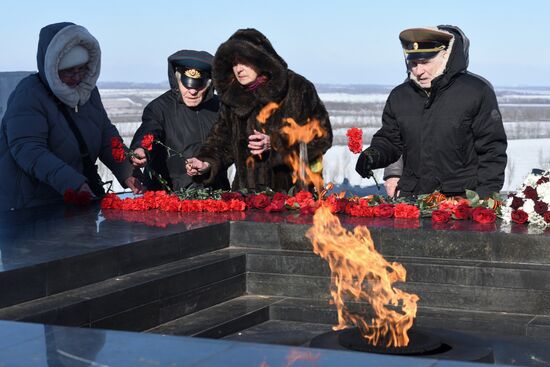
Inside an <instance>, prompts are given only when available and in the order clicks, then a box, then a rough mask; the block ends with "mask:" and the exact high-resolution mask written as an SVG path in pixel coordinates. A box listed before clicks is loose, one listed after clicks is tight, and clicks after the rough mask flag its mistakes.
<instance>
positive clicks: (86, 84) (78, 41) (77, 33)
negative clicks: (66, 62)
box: [44, 24, 101, 108]
mask: <svg viewBox="0 0 550 367" xmlns="http://www.w3.org/2000/svg"><path fill="white" fill-rule="evenodd" d="M75 45H80V46H82V47H84V48H86V49H87V50H88V53H89V54H90V61H89V62H88V68H89V71H88V73H87V74H86V76H85V77H84V80H82V82H81V83H80V84H79V85H78V86H76V87H75V88H71V87H69V86H68V85H66V84H65V83H63V82H62V81H61V79H59V74H58V66H59V61H60V60H61V58H62V57H63V55H65V54H66V53H67V52H68V51H69V50H70V49H71V48H72V47H73V46H75ZM100 66H101V50H100V48H99V43H98V41H97V40H96V39H95V38H94V37H93V36H92V35H91V34H90V33H89V32H88V31H87V30H86V28H84V27H82V26H79V25H74V24H73V25H69V26H67V27H64V28H62V29H61V30H60V31H59V32H57V33H56V34H55V36H53V38H52V39H51V41H50V43H49V44H48V48H47V49H46V54H45V56H44V74H45V75H44V76H45V79H46V81H47V83H48V85H49V87H50V89H51V90H52V92H53V93H54V94H55V95H56V96H57V98H59V99H60V100H61V101H62V102H63V103H65V104H66V105H68V106H69V107H71V108H75V107H76V106H77V105H83V104H85V103H86V102H87V101H88V99H89V98H90V94H91V92H92V90H93V89H94V88H95V86H96V82H97V79H98V78H99V71H100Z"/></svg>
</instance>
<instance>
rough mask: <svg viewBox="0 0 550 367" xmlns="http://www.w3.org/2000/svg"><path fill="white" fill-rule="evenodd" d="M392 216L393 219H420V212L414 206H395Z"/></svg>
mask: <svg viewBox="0 0 550 367" xmlns="http://www.w3.org/2000/svg"><path fill="white" fill-rule="evenodd" d="M393 215H394V216H395V218H418V217H420V210H419V209H418V208H417V207H416V206H414V205H410V204H396V205H395V207H394V212H393Z"/></svg>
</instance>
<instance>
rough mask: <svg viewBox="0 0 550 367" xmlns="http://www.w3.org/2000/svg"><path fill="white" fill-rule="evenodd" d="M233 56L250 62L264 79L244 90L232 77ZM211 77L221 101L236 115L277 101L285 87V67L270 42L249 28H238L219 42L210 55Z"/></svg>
mask: <svg viewBox="0 0 550 367" xmlns="http://www.w3.org/2000/svg"><path fill="white" fill-rule="evenodd" d="M236 59H239V60H242V61H244V62H245V63H248V64H250V65H251V66H252V67H254V69H255V70H256V71H257V72H258V75H264V76H267V77H268V79H269V80H268V82H266V83H265V84H264V85H262V86H260V87H259V88H257V89H256V90H254V91H247V90H246V89H245V88H243V87H242V86H241V85H240V84H239V82H238V81H237V80H236V78H235V75H234V74H233V64H234V62H235V60H236ZM212 76H213V79H214V86H215V88H216V90H217V91H218V93H219V94H220V98H221V101H222V103H225V104H227V105H229V106H231V107H233V108H234V111H235V113H236V114H237V115H241V116H243V115H246V114H247V113H249V112H250V111H251V110H252V108H253V107H254V106H256V105H257V104H265V103H267V102H278V101H280V100H281V99H282V98H283V96H284V95H285V94H286V90H287V88H288V85H287V84H288V81H287V79H288V67H287V64H286V62H285V61H284V60H283V58H282V57H281V56H279V55H278V54H277V52H276V51H275V49H274V48H273V46H272V45H271V42H269V40H268V39H267V38H266V37H265V36H264V35H263V34H262V33H261V32H259V31H257V30H256V29H253V28H247V29H239V30H238V31H237V32H235V33H234V34H233V35H232V36H231V37H229V39H228V40H227V41H226V42H224V43H222V44H221V45H220V47H219V48H218V50H217V51H216V55H215V56H214V63H213V70H212Z"/></svg>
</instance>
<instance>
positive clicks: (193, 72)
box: [183, 69, 201, 79]
mask: <svg viewBox="0 0 550 367" xmlns="http://www.w3.org/2000/svg"><path fill="white" fill-rule="evenodd" d="M183 74H185V76H186V77H188V78H193V79H200V77H201V72H200V71H198V70H197V69H187V70H185V72H184V73H183Z"/></svg>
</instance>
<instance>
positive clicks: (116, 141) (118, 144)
mask: <svg viewBox="0 0 550 367" xmlns="http://www.w3.org/2000/svg"><path fill="white" fill-rule="evenodd" d="M111 151H112V154H113V158H114V160H115V161H116V162H122V161H124V159H126V153H125V152H124V144H123V143H122V139H121V138H120V137H118V136H113V137H112V138H111Z"/></svg>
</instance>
